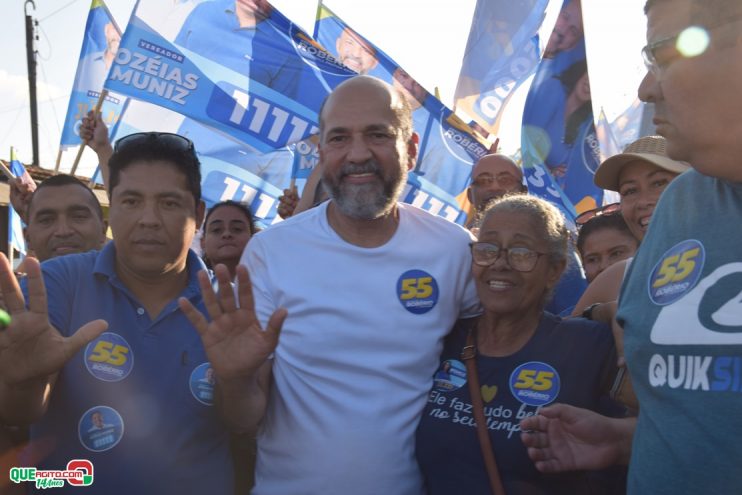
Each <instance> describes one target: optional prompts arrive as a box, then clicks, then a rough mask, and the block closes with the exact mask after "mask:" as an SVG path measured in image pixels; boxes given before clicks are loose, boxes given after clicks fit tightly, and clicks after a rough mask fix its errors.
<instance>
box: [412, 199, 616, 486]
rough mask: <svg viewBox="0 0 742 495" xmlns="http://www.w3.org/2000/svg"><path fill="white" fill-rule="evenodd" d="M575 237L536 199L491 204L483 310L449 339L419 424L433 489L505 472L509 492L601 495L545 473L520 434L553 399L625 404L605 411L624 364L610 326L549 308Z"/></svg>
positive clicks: (481, 270) (480, 257)
mask: <svg viewBox="0 0 742 495" xmlns="http://www.w3.org/2000/svg"><path fill="white" fill-rule="evenodd" d="M568 236H569V234H568V230H567V228H566V225H565V220H564V217H563V216H562V214H561V213H560V212H559V210H557V209H556V208H555V207H554V206H552V205H551V204H549V203H548V202H546V201H543V200H541V199H539V198H536V197H533V196H526V195H518V196H506V197H504V198H500V199H499V200H496V201H495V202H494V203H492V204H491V205H490V206H489V207H488V208H487V209H486V210H485V213H484V218H483V221H482V225H481V229H480V233H479V239H478V241H477V242H474V243H472V250H471V252H472V260H473V264H472V275H473V277H474V279H475V281H476V287H477V291H478V294H479V297H480V300H481V303H482V306H483V310H484V312H483V314H482V315H481V316H480V317H478V318H476V319H472V320H462V321H460V322H459V324H458V325H457V327H456V328H455V329H454V330H453V332H452V333H451V335H450V336H449V337H448V338H447V340H446V343H445V348H444V350H443V353H442V357H441V366H440V368H439V371H438V372H437V373H436V374H435V376H434V377H433V389H432V391H431V394H430V396H429V399H428V403H427V406H426V408H425V411H424V413H423V416H422V419H421V423H420V425H419V428H418V432H417V458H418V461H419V464H420V467H421V470H422V473H423V477H424V479H425V483H426V487H427V489H428V493H430V494H438V493H440V494H450V493H467V494H478V493H490V489H491V487H492V486H493V485H498V483H500V481H496V480H494V478H497V477H499V479H500V480H501V486H504V487H505V492H506V493H508V494H509V495H512V494H518V493H523V494H525V493H528V494H532V493H549V494H559V493H565V494H566V493H569V494H582V493H592V491H591V490H592V488H591V487H590V485H589V483H588V479H587V476H586V475H585V473H582V472H575V473H566V474H562V475H559V476H550V475H549V476H545V475H542V474H541V473H539V472H538V471H537V470H536V468H535V467H534V465H533V463H532V462H531V460H530V459H529V458H528V454H527V451H526V448H525V446H524V445H523V444H522V443H521V440H520V428H519V422H520V420H521V419H523V418H525V417H526V416H530V415H533V414H535V413H536V412H538V410H539V409H540V408H541V407H542V406H545V405H547V404H551V403H554V402H561V403H568V404H572V405H578V406H579V407H584V408H588V409H593V410H602V412H604V413H612V412H618V411H617V410H614V411H608V410H606V409H607V407H603V406H609V405H611V404H610V401H609V400H608V399H607V398H606V396H607V390H608V388H609V387H610V383H611V380H612V377H613V374H614V372H615V366H614V362H615V361H614V345H613V339H612V336H611V333H610V330H609V328H608V327H607V326H604V325H602V324H599V323H596V322H591V321H588V320H584V319H581V318H574V319H568V320H562V319H560V318H558V317H556V316H554V315H552V314H550V313H547V312H545V311H544V309H543V308H544V305H545V303H546V301H547V299H548V298H549V296H550V293H551V290H552V289H553V287H554V286H555V285H556V283H557V281H558V280H559V278H560V276H561V274H562V272H563V271H564V268H565V265H566V263H567V244H568ZM480 412H481V413H482V421H481V423H483V424H486V433H485V430H484V428H482V429H481V431H478V427H477V423H480V422H479V421H477V420H476V415H478V413H480ZM489 454H492V457H494V458H495V459H496V465H497V468H495V469H494V471H493V469H492V468H490V469H489V470H488V469H486V467H485V466H486V464H487V463H488V462H489V461H487V462H485V460H484V459H485V458H486V457H489ZM490 465H491V463H490ZM492 490H493V492H494V493H499V492H497V491H495V490H494V489H492Z"/></svg>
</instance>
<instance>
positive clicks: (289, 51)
mask: <svg viewBox="0 0 742 495" xmlns="http://www.w3.org/2000/svg"><path fill="white" fill-rule="evenodd" d="M178 9H179V6H178V5H173V2H172V1H170V0H148V1H147V2H138V3H137V6H136V7H135V9H134V12H133V13H132V17H131V20H130V21H129V24H128V26H127V28H126V32H125V33H124V36H123V38H122V40H121V46H120V48H119V50H118V53H117V55H116V58H115V60H114V64H113V66H112V68H111V72H110V73H109V76H108V80H107V81H106V88H109V89H111V90H113V91H116V92H120V93H123V94H126V95H128V96H132V97H134V98H137V99H140V100H143V101H146V102H150V103H153V104H155V105H158V106H161V107H164V108H167V109H169V110H172V111H175V112H178V113H180V114H182V115H184V116H186V117H188V118H189V119H191V120H193V121H197V122H200V123H202V124H205V125H207V126H209V127H213V128H214V129H217V130H218V131H220V132H221V134H222V135H224V136H226V137H231V138H233V139H236V140H237V141H239V142H242V143H245V144H247V145H248V146H249V147H250V149H252V150H255V151H258V152H261V153H265V152H269V151H272V150H274V149H278V148H282V147H284V146H286V145H287V144H290V143H293V142H296V141H300V140H303V139H306V138H307V137H309V136H311V135H312V134H315V133H316V132H317V130H318V129H317V126H318V112H319V107H320V104H321V103H322V101H323V100H324V98H325V96H326V95H327V94H328V93H329V92H330V91H331V90H332V88H334V87H335V86H337V85H338V84H339V83H340V82H342V81H344V80H346V79H348V78H350V77H352V76H353V74H354V73H353V72H352V71H349V70H348V69H346V68H345V67H343V66H342V64H340V63H338V62H337V61H336V60H335V59H334V58H333V57H332V56H330V55H329V54H328V53H327V52H326V51H324V50H323V49H322V48H321V47H320V46H319V45H317V44H316V43H315V42H314V41H313V40H312V39H311V38H310V37H309V36H308V35H307V34H306V33H304V32H303V31H302V30H301V29H300V28H298V27H297V26H296V25H295V24H293V23H292V22H291V21H289V20H288V19H287V18H286V17H284V16H283V15H282V14H281V13H280V12H279V11H277V10H276V9H275V8H273V7H272V6H271V5H270V4H268V3H267V2H260V4H258V5H252V6H250V5H243V4H242V3H240V2H237V5H236V2H235V0H214V1H207V2H202V3H199V4H198V5H196V6H195V8H192V10H190V12H188V14H187V15H186V16H184V15H182V10H178ZM176 14H177V15H176ZM223 158H226V157H223ZM228 161H229V160H228Z"/></svg>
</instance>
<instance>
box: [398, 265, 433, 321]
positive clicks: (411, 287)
mask: <svg viewBox="0 0 742 495" xmlns="http://www.w3.org/2000/svg"><path fill="white" fill-rule="evenodd" d="M397 298H399V302H400V303H402V306H404V308H405V309H406V310H407V311H409V312H410V313H413V314H416V315H421V314H424V313H427V312H428V311H430V310H431V309H433V307H435V305H436V304H437V303H438V282H436V281H435V278H433V276H432V275H431V274H429V273H428V272H426V271H423V270H407V271H406V272H404V273H403V274H402V276H401V277H399V280H397Z"/></svg>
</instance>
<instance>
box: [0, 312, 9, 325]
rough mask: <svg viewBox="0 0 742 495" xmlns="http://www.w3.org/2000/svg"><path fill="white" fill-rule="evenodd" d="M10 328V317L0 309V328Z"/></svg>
mask: <svg viewBox="0 0 742 495" xmlns="http://www.w3.org/2000/svg"><path fill="white" fill-rule="evenodd" d="M9 326H10V315H9V314H8V313H7V312H6V311H3V310H2V309H0V328H7V327H9Z"/></svg>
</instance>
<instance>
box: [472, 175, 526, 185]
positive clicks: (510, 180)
mask: <svg viewBox="0 0 742 495" xmlns="http://www.w3.org/2000/svg"><path fill="white" fill-rule="evenodd" d="M495 182H497V183H498V184H499V185H500V187H503V188H506V189H509V188H512V187H515V186H516V185H518V184H520V183H521V182H520V181H519V180H518V179H517V178H516V177H515V176H514V175H511V174H509V173H507V172H501V173H499V174H497V175H492V174H479V175H477V176H476V177H475V178H474V180H472V181H471V183H472V185H473V186H477V187H487V186H490V185H492V184H493V183H495Z"/></svg>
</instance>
